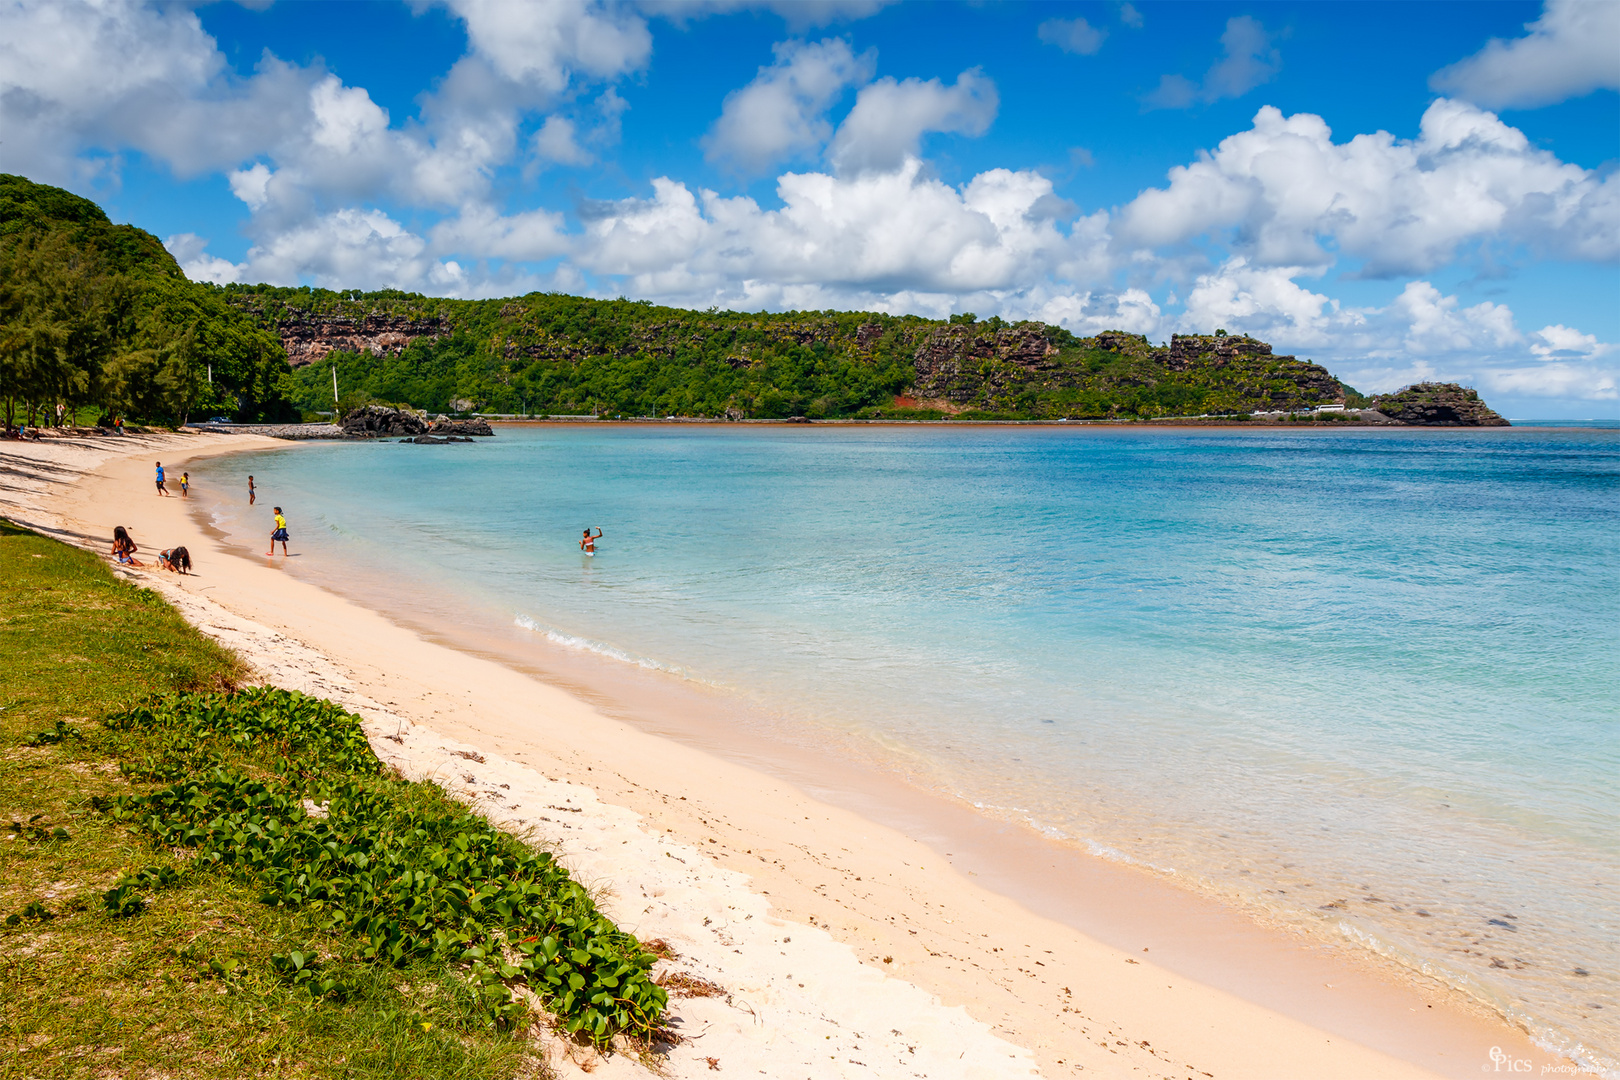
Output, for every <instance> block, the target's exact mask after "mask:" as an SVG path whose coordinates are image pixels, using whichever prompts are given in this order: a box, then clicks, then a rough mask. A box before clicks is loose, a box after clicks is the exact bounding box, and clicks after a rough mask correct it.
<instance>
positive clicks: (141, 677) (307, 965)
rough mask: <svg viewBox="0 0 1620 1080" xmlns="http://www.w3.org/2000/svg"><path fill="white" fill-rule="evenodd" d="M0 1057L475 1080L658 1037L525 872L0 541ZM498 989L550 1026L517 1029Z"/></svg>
mask: <svg viewBox="0 0 1620 1080" xmlns="http://www.w3.org/2000/svg"><path fill="white" fill-rule="evenodd" d="M0 588H3V589H4V591H5V594H6V596H7V597H8V603H7V606H6V610H5V613H4V616H3V617H0V822H3V823H9V824H8V825H7V826H6V827H5V828H3V829H0V996H3V999H4V1000H5V1001H6V1003H7V1006H6V1019H7V1022H6V1025H5V1029H4V1030H3V1031H0V1058H4V1059H5V1060H7V1061H8V1062H9V1063H10V1064H11V1066H12V1067H13V1068H15V1069H17V1070H18V1071H19V1075H28V1076H39V1077H56V1076H64V1077H65V1076H77V1075H83V1074H85V1071H86V1069H87V1068H89V1067H90V1066H91V1065H93V1066H94V1067H95V1068H96V1069H98V1070H102V1069H110V1068H113V1067H114V1066H116V1069H117V1070H118V1071H120V1072H121V1073H131V1072H143V1071H144V1072H162V1073H163V1074H165V1075H173V1076H193V1075H195V1076H202V1075H219V1074H224V1075H310V1076H340V1075H341V1076H350V1075H367V1076H400V1077H405V1076H424V1075H432V1076H436V1077H437V1076H446V1077H473V1076H478V1077H486V1076H505V1075H514V1074H518V1073H525V1074H532V1073H534V1072H536V1071H538V1070H539V1069H540V1066H539V1064H538V1062H537V1061H536V1060H535V1058H534V1057H533V1055H532V1053H531V1047H532V1044H531V1043H530V1041H529V1039H528V1035H527V1032H528V1030H529V1028H530V1027H531V1025H532V1024H533V1023H535V1022H553V1023H555V1024H556V1025H557V1026H558V1027H559V1028H560V1029H562V1030H563V1031H565V1032H572V1033H573V1036H574V1037H576V1038H579V1039H581V1040H584V1041H596V1042H603V1041H606V1040H607V1039H609V1038H612V1037H613V1036H614V1035H615V1034H618V1033H620V1032H623V1033H626V1034H631V1035H634V1034H635V1033H636V1032H644V1031H646V1030H647V1029H648V1026H649V1025H651V1024H653V1023H655V1022H656V1021H657V1018H658V1016H659V1014H660V1012H661V1010H662V1007H663V1003H664V998H663V994H664V991H663V990H662V989H660V988H658V987H656V986H653V985H652V984H651V982H650V980H648V978H647V968H648V966H649V965H650V964H651V963H652V960H653V957H652V955H651V954H649V953H646V952H644V951H643V950H642V949H641V947H640V946H639V944H637V943H636V941H635V939H634V938H632V937H630V936H629V935H625V934H622V933H621V932H619V931H618V930H617V929H616V928H615V927H614V926H613V925H612V924H611V922H609V921H608V920H606V919H605V918H604V917H603V916H602V915H601V914H600V912H598V911H597V910H596V909H595V907H594V904H593V903H592V902H591V899H590V897H589V896H588V895H587V894H586V893H585V892H584V891H583V890H582V889H581V888H580V887H579V886H578V884H577V883H575V882H572V881H571V880H569V879H568V877H567V875H566V874H565V873H564V872H563V871H562V869H561V868H560V867H558V866H557V865H556V863H555V862H554V861H553V860H552V859H551V858H550V857H549V856H548V855H546V854H545V853H544V852H539V851H535V850H533V849H531V848H530V847H528V846H527V845H525V844H524V843H522V842H520V841H519V840H518V839H516V838H515V837H512V836H510V835H507V834H504V833H501V832H499V831H498V830H496V829H494V828H493V827H492V826H490V825H489V823H488V822H487V821H484V820H483V819H482V818H479V817H478V816H476V815H474V814H472V813H470V812H469V811H468V810H467V809H466V808H465V807H463V806H461V805H460V804H458V803H455V802H454V801H453V800H450V799H449V798H448V797H447V796H446V795H445V794H444V793H443V792H442V791H441V790H440V789H438V788H437V787H436V786H434V785H432V784H415V783H408V782H406V781H404V780H403V779H401V778H399V777H398V776H397V775H395V774H393V773H392V772H391V770H389V769H387V768H386V767H384V766H383V765H382V764H381V763H380V762H379V761H378V760H377V759H376V757H375V755H374V754H372V752H371V749H370V746H369V743H368V742H367V740H366V738H365V736H364V733H363V732H362V731H361V729H360V727H359V721H358V719H357V718H355V717H354V716H353V715H352V714H349V713H347V712H346V711H344V710H343V709H341V708H339V707H338V706H336V705H333V704H332V703H330V702H325V701H321V700H319V699H315V698H309V697H304V696H302V695H297V694H292V693H288V692H285V691H280V690H271V689H241V688H240V687H241V685H242V683H243V682H244V681H245V680H246V678H247V672H246V671H245V670H244V669H243V667H242V665H241V664H240V662H239V661H238V660H237V659H236V658H235V657H234V656H233V655H232V654H230V653H229V652H227V651H225V650H223V649H221V648H220V647H219V646H217V645H216V644H214V643H213V642H211V641H209V640H208V639H207V638H205V637H203V636H202V635H201V634H200V633H198V632H197V631H196V630H195V629H194V628H192V627H190V626H189V625H187V624H186V623H185V621H184V620H183V619H182V618H181V617H180V616H179V614H178V613H177V612H175V611H174V610H173V609H172V608H170V607H169V606H168V605H167V604H166V603H165V602H164V601H163V600H162V598H161V597H159V596H158V595H157V594H155V593H153V592H151V591H150V590H145V589H140V588H137V587H135V586H134V585H132V584H130V583H128V582H125V581H121V580H119V579H117V578H115V577H114V576H113V574H112V573H111V572H110V571H109V570H108V568H107V567H106V566H105V564H104V563H102V561H101V560H99V559H97V558H96V557H95V556H93V555H91V554H89V553H87V552H83V551H80V550H78V549H75V548H71V547H68V546H66V545H63V544H60V543H58V542H56V541H53V540H49V539H46V538H44V537H40V536H38V535H36V534H33V533H31V532H28V531H27V530H24V529H21V528H18V527H16V526H13V525H10V524H9V523H6V522H0ZM513 986H523V987H526V988H528V989H530V990H532V991H533V993H534V995H535V996H536V997H537V998H538V999H539V1000H540V1001H541V1002H543V1003H545V1004H546V1006H547V1009H546V1012H547V1013H549V1014H550V1015H551V1017H552V1018H553V1019H551V1020H549V1021H548V1020H545V1019H544V1018H543V1017H542V1016H538V1015H536V1014H533V1013H532V1011H531V1009H530V1008H529V1006H528V1005H525V1004H524V1003H523V1002H524V1001H525V1000H529V1001H532V1000H534V999H532V998H525V997H524V996H523V995H515V994H514V993H513V991H512V989H511V988H512V987H513Z"/></svg>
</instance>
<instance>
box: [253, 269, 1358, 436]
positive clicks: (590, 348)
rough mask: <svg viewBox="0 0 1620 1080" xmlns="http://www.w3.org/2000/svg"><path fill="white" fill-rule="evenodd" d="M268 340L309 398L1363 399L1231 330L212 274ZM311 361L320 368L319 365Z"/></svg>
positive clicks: (599, 405)
mask: <svg viewBox="0 0 1620 1080" xmlns="http://www.w3.org/2000/svg"><path fill="white" fill-rule="evenodd" d="M223 291H224V293H225V295H226V296H227V298H228V299H229V301H230V302H231V303H232V304H233V305H235V306H237V307H238V308H240V309H241V310H243V311H245V312H250V313H252V314H253V315H254V317H255V318H257V319H259V320H261V321H262V323H263V325H265V326H266V327H272V328H274V329H275V330H276V332H277V333H278V334H279V335H280V336H281V338H282V341H283V343H284V345H285V346H286V348H287V351H288V355H289V357H290V358H291V360H292V362H293V364H294V365H295V374H294V385H295V387H296V390H295V396H296V398H297V400H298V403H299V405H300V406H301V407H302V408H304V409H306V410H315V409H330V408H331V407H332V368H333V367H335V368H336V370H337V376H338V382H339V386H340V390H341V392H342V393H343V395H344V397H345V399H346V400H345V404H347V403H348V402H349V401H355V402H359V401H367V400H377V401H389V402H396V403H407V404H411V405H414V406H417V407H419V408H426V409H431V410H434V411H470V410H477V411H485V412H502V413H556V414H580V413H595V414H604V415H624V416H671V415H674V416H709V417H718V416H732V417H736V418H742V417H748V418H755V417H759V418H769V417H789V416H806V417H810V418H813V419H814V418H822V417H876V416H881V417H884V418H905V417H938V416H963V417H981V418H989V417H1004V418H1029V419H1056V418H1059V417H1064V416H1069V417H1077V418H1078V417H1125V418H1130V417H1136V418H1152V417H1163V416H1188V415H1200V414H1233V413H1246V412H1252V411H1256V410H1260V409H1305V408H1311V407H1313V406H1316V405H1319V404H1326V403H1330V402H1335V401H1345V400H1346V399H1347V398H1349V399H1350V400H1351V401H1352V402H1355V401H1357V400H1359V395H1357V394H1355V392H1354V391H1353V390H1349V389H1347V388H1346V387H1344V386H1343V385H1342V384H1340V383H1339V382H1338V380H1336V379H1334V378H1333V376H1332V375H1331V374H1329V373H1328V372H1327V371H1326V370H1324V369H1323V368H1321V367H1319V366H1317V365H1315V364H1311V363H1308V362H1305V361H1300V360H1296V359H1295V358H1294V357H1291V356H1273V355H1272V354H1271V347H1270V346H1269V345H1267V344H1266V343H1264V342H1261V341H1255V340H1254V339H1252V338H1246V337H1228V336H1225V335H1224V334H1223V335H1216V336H1208V337H1205V336H1178V337H1176V338H1174V339H1173V340H1172V342H1171V343H1170V345H1169V346H1168V347H1155V346H1153V345H1152V344H1151V343H1150V342H1148V341H1147V339H1146V338H1143V337H1141V336H1139V335H1130V334H1122V333H1106V334H1100V335H1098V336H1096V337H1091V338H1077V337H1075V336H1074V335H1073V334H1071V333H1069V332H1068V331H1066V330H1064V329H1062V328H1061V327H1056V326H1050V325H1047V324H1044V323H1038V322H1022V323H1007V322H1003V321H1002V320H1001V319H999V318H991V319H987V320H983V321H980V320H978V319H976V318H975V317H974V316H972V315H962V316H955V317H953V318H952V319H950V320H946V321H940V320H932V319H923V318H918V317H916V316H892V315H882V314H876V313H872V312H837V311H808V312H805V311H794V312H783V313H777V314H772V313H764V312H761V313H757V314H750V313H746V312H729V311H718V310H709V311H686V310H682V309H678V308H666V307H657V306H655V305H653V304H650V303H648V302H645V301H635V302H632V301H626V300H587V299H582V298H580V297H574V296H560V295H554V294H539V293H537V294H531V295H529V296H524V297H519V298H516V299H507V300H483V301H464V300H446V299H434V298H430V297H424V296H417V295H415V294H411V293H402V292H398V291H387V292H377V293H334V292H330V291H327V290H321V289H308V288H302V289H287V288H276V287H272V286H264V285H256V286H227V287H226V288H225V289H224V290H223ZM317 361H319V362H318V363H317Z"/></svg>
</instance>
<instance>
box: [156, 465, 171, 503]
mask: <svg viewBox="0 0 1620 1080" xmlns="http://www.w3.org/2000/svg"><path fill="white" fill-rule="evenodd" d="M157 486H158V494H159V495H167V494H168V493H169V489H168V488H166V487H164V486H163V462H161V461H160V462H158V463H157Z"/></svg>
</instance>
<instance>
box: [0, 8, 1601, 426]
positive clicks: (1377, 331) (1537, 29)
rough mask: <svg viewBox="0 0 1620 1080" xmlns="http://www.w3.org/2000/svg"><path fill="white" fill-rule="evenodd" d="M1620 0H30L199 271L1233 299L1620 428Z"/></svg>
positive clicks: (1307, 350)
mask: <svg viewBox="0 0 1620 1080" xmlns="http://www.w3.org/2000/svg"><path fill="white" fill-rule="evenodd" d="M1617 87H1620V4H1617V3H1614V2H1612V0H1573V2H1549V3H1547V4H1545V5H1543V4H1538V3H1528V4H1523V3H1505V2H1504V3H1458V2H1448V3H1439V4H1422V3H1401V4H1383V3H1348V4H1338V3H1300V4H1289V3H1274V4H1235V3H1222V2H1213V0H1212V2H1201V3H1151V2H1142V3H1132V4H1123V3H1084V4H1065V3H1041V4H1035V3H977V4H947V3H932V4H886V3H881V2H877V0H809V2H803V3H786V2H767V3H759V4H749V3H744V2H741V0H691V2H681V0H673V2H646V3H635V4H601V3H595V2H586V0H572V2H563V0H556V2H552V3H546V4H517V3H499V2H494V3H483V2H477V0H448V2H441V3H428V2H418V3H412V4H403V3H395V2H385V0H376V2H371V0H367V2H352V3H351V2H325V3H318V4H317V3H312V2H299V3H287V2H285V0H283V2H277V3H252V4H247V5H241V4H236V3H214V4H201V5H192V4H163V5H141V4H134V3H127V4H118V3H105V2H102V3H88V2H79V0H49V2H35V0H9V2H0V120H3V125H0V131H3V134H0V169H4V170H5V171H8V172H18V173H22V174H24V175H27V176H29V177H31V178H33V179H36V180H39V181H42V182H48V183H56V184H61V185H63V186H65V187H68V188H70V189H72V190H74V191H77V192H79V193H81V194H84V195H86V196H89V197H91V198H95V199H97V200H98V201H100V202H102V203H103V204H104V205H105V206H107V208H108V211H109V213H110V214H111V215H112V216H113V217H114V218H115V219H116V220H124V221H130V222H133V223H135V224H138V225H140V226H142V227H144V228H146V229H149V230H151V231H152V232H154V233H156V234H158V235H159V236H160V237H163V238H164V240H165V242H166V243H167V244H168V245H169V247H170V249H171V250H172V251H174V252H175V254H176V256H177V257H178V258H180V260H181V262H182V265H184V266H185V267H186V269H187V272H188V273H189V274H191V275H192V276H193V277H195V278H198V279H203V280H214V281H272V282H277V283H283V284H318V285H324V286H327V287H331V288H341V287H357V288H378V287H398V288H405V289H412V290H416V291H421V292H426V293H432V294H440V295H457V296H498V295H508V294H514V293H521V292H527V291H530V290H535V289H540V290H559V291H566V292H573V293H581V294H587V295H598V296H613V295H627V296H632V297H635V298H648V299H652V300H655V301H658V302H662V303H670V304H676V305H681V306H692V307H708V306H710V305H719V306H722V307H734V308H739V309H745V310H759V309H772V310H781V309H786V308H840V309H847V308H869V309H878V310H885V311H892V312H902V311H909V312H915V313H919V314H925V315H930V316H940V315H944V314H947V313H951V312H960V311H975V312H977V313H978V314H980V315H981V316H986V315H990V314H1001V315H1003V316H1004V317H1008V318H1040V319H1044V320H1047V321H1050V322H1056V323H1061V324H1062V325H1065V326H1067V327H1068V328H1070V329H1071V330H1074V331H1075V332H1077V333H1092V332H1096V331H1098V330H1102V329H1109V328H1121V329H1127V330H1132V331H1136V332H1140V333H1145V334H1147V335H1149V336H1150V337H1151V338H1153V339H1154V340H1155V341H1160V340H1165V339H1167V338H1168V337H1169V335H1170V334H1171V333H1177V332H1190V331H1209V330H1212V329H1215V328H1216V327H1217V326H1220V327H1224V328H1226V329H1228V330H1232V331H1248V332H1251V333H1254V334H1255V335H1257V336H1260V337H1264V338H1266V339H1267V340H1269V341H1271V342H1273V343H1274V345H1276V347H1277V349H1278V351H1280V352H1293V353H1296V354H1298V355H1301V356H1305V357H1310V358H1313V359H1316V360H1318V361H1320V362H1322V363H1325V364H1327V365H1328V366H1329V367H1330V368H1331V369H1332V370H1334V371H1335V373H1337V374H1339V375H1340V376H1341V377H1343V378H1345V379H1346V380H1347V381H1349V382H1351V383H1352V384H1354V385H1356V386H1358V387H1359V388H1361V389H1364V390H1385V389H1392V388H1394V387H1395V386H1399V385H1402V384H1404V383H1407V382H1411V381H1415V380H1417V379H1423V378H1443V379H1457V380H1460V381H1463V382H1466V383H1469V384H1472V385H1476V386H1478V387H1479V388H1480V390H1481V391H1482V392H1483V393H1485V394H1486V396H1487V398H1488V399H1489V400H1491V401H1492V402H1493V403H1496V404H1498V405H1499V407H1501V408H1503V409H1504V411H1507V412H1508V413H1510V414H1511V415H1517V416H1616V415H1620V347H1617V345H1620V180H1617V179H1616V165H1617V159H1620V95H1617V92H1616V91H1617Z"/></svg>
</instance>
